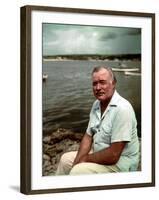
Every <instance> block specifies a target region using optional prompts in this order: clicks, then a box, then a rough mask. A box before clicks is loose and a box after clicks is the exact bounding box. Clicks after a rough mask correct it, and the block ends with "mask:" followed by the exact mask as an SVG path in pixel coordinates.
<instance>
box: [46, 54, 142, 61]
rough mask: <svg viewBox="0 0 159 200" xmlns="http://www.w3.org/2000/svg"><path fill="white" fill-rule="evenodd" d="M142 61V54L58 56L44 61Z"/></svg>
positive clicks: (49, 57) (47, 57)
mask: <svg viewBox="0 0 159 200" xmlns="http://www.w3.org/2000/svg"><path fill="white" fill-rule="evenodd" d="M76 60H77V61H78V60H81V61H82V60H83V61H86V60H87V61H122V60H136V61H141V54H124V55H123V54H121V55H56V56H43V61H76Z"/></svg>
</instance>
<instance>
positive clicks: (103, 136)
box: [100, 123, 112, 144]
mask: <svg viewBox="0 0 159 200" xmlns="http://www.w3.org/2000/svg"><path fill="white" fill-rule="evenodd" d="M111 130H112V126H111V124H110V123H108V124H105V125H102V127H101V131H100V141H101V142H103V143H106V144H110V143H111Z"/></svg>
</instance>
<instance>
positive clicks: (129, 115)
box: [111, 106, 134, 143]
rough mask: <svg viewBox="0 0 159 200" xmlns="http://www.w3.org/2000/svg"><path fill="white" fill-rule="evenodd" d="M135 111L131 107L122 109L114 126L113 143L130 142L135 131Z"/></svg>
mask: <svg viewBox="0 0 159 200" xmlns="http://www.w3.org/2000/svg"><path fill="white" fill-rule="evenodd" d="M133 120H134V119H133V110H132V109H131V108H130V107H127V106H125V107H120V108H119V110H118V112H117V115H116V117H115V119H114V122H113V126H112V137H111V143H113V142H121V141H127V142H130V141H131V138H132V131H133Z"/></svg>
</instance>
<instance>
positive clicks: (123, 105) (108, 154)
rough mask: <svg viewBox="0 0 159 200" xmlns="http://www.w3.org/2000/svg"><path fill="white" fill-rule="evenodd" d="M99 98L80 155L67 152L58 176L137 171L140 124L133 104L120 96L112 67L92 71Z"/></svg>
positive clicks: (59, 167) (94, 87) (61, 162)
mask: <svg viewBox="0 0 159 200" xmlns="http://www.w3.org/2000/svg"><path fill="white" fill-rule="evenodd" d="M92 85H93V93H94V96H95V97H96V99H97V100H96V101H95V102H94V104H93V106H92V109H91V112H90V119H89V124H88V127H87V130H86V133H85V134H84V136H83V139H82V141H81V144H80V147H79V150H78V152H68V153H65V154H64V155H63V156H62V157H61V160H60V163H59V165H58V169H57V171H56V175H65V174H71V175H74V174H93V173H109V172H123V171H124V172H127V171H136V170H137V166H138V161H139V141H138V136H137V122H136V117H135V113H134V110H133V108H132V106H131V104H130V103H129V102H128V101H127V100H126V99H124V98H123V97H121V96H120V95H119V94H118V93H117V91H116V89H115V87H116V77H115V75H114V74H113V72H112V70H111V68H109V67H103V66H100V67H96V68H94V70H93V72H92Z"/></svg>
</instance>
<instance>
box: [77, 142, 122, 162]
mask: <svg viewBox="0 0 159 200" xmlns="http://www.w3.org/2000/svg"><path fill="white" fill-rule="evenodd" d="M125 145H126V142H115V143H112V144H111V146H110V147H108V148H106V149H104V150H101V151H98V152H95V153H92V154H87V155H84V156H83V157H81V159H80V161H79V162H93V163H98V164H103V165H113V164H116V163H117V161H118V160H119V158H120V155H121V153H122V151H123V149H124V147H125Z"/></svg>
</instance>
